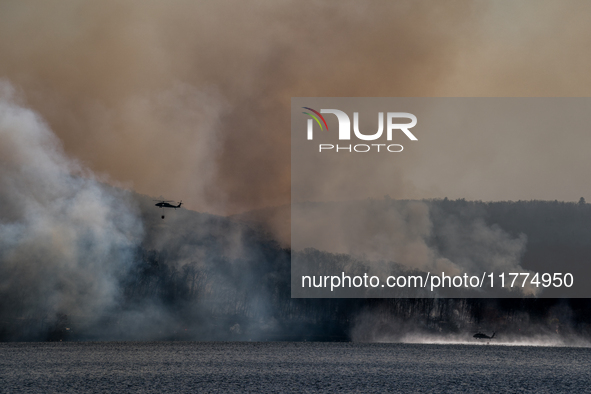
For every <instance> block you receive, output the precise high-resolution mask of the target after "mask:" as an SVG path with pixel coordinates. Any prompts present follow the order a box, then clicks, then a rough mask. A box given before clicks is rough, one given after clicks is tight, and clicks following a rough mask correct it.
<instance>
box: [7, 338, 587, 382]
mask: <svg viewBox="0 0 591 394" xmlns="http://www.w3.org/2000/svg"><path fill="white" fill-rule="evenodd" d="M589 390H591V349H588V348H569V347H541V346H499V345H494V344H491V345H457V344H451V345H437V344H357V343H313V342H258V343H257V342H253V343H249V342H246V343H245V342H79V343H73V342H68V343H0V392H2V393H12V392H31V393H32V392H44V393H45V392H49V393H51V392H62V393H63V392H70V393H80V392H102V393H126V392H143V393H172V392H197V391H198V392H262V393H266V392H314V391H331V392H364V393H365V392H395V391H405V392H409V391H411V392H435V393H437V392H471V393H473V392H490V391H511V392H515V391H517V392H538V393H539V392H584V391H589Z"/></svg>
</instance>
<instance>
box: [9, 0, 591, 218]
mask: <svg viewBox="0 0 591 394" xmlns="http://www.w3.org/2000/svg"><path fill="white" fill-rule="evenodd" d="M258 3H260V4H257V2H242V1H215V2H214V1H200V2H197V1H180V0H179V1H168V2H162V1H142V2H141V3H137V2H125V1H101V2H86V1H74V0H71V1H59V2H47V1H26V2H22V1H16V0H15V1H7V0H5V1H2V2H0V78H3V79H6V80H8V81H10V82H11V83H12V85H13V86H14V87H15V88H16V89H17V90H18V91H19V93H20V96H21V99H22V101H23V103H24V104H25V105H26V106H28V107H30V108H31V109H33V110H34V111H37V112H38V113H39V114H40V115H41V116H42V117H43V118H44V119H45V120H46V121H47V123H48V125H49V126H50V127H51V129H52V130H53V131H54V132H55V133H56V134H57V136H58V137H59V139H60V140H61V142H62V143H63V145H64V148H65V151H66V153H67V154H68V155H69V156H70V157H72V158H75V159H78V160H80V161H81V162H82V163H83V164H85V165H87V166H89V167H90V168H91V169H92V170H94V171H95V172H98V173H100V174H103V175H104V179H107V180H109V182H111V183H113V184H119V185H124V186H126V187H129V188H133V189H134V190H136V191H138V192H140V193H144V194H149V195H152V196H155V197H158V196H162V197H164V198H166V199H172V200H180V199H182V200H183V201H184V202H185V203H186V205H187V207H188V208H191V209H197V210H207V211H212V212H216V213H225V214H228V213H234V212H240V211H244V210H248V209H253V208H260V207H264V206H269V205H279V204H285V203H287V202H289V196H290V167H289V163H290V161H289V157H290V156H289V155H290V153H289V152H290V99H291V97H306V96H325V97H331V96H345V97H347V96H362V97H371V96H385V97H397V96H501V97H502V96H534V97H535V96H589V95H590V93H591V73H589V70H590V69H591V67H590V66H591V49H590V48H591V45H590V44H591V43H590V42H589V41H591V34H590V33H591V26H590V25H589V23H588V19H589V18H588V17H589V14H590V12H591V3H589V2H586V1H539V0H536V1H520V2H511V1H454V2H433V1H397V2H383V1H375V2H363V3H361V2H357V1H331V2H324V1H276V2H258ZM576 137H577V136H576V135H575V136H572V135H570V136H569V138H576ZM522 141H524V143H527V138H523V140H522ZM2 143H3V141H1V140H0V144H2ZM548 144H552V141H548ZM549 146H550V145H546V144H545V142H544V141H540V140H537V141H535V144H534V145H531V146H529V148H528V149H526V150H524V153H523V154H524V156H523V158H522V161H523V162H524V163H525V162H527V160H528V157H527V155H528V154H533V155H538V154H539V152H540V151H545V150H548V149H549ZM465 152H466V154H465V156H459V157H456V158H455V164H454V167H453V168H454V171H456V172H457V179H459V180H464V181H458V182H459V184H460V185H461V187H462V190H465V195H464V196H459V195H458V196H453V197H466V198H478V196H479V194H478V191H480V190H481V189H482V185H481V184H479V182H478V181H477V180H470V179H471V178H470V177H471V175H470V171H471V169H472V168H474V166H476V167H478V166H480V167H482V166H486V162H485V160H491V158H490V157H487V156H486V155H475V154H473V152H472V151H471V150H470V149H466V151H465ZM560 154H561V155H564V156H563V157H565V161H564V162H565V163H566V164H564V165H565V166H566V165H568V168H572V166H575V167H577V168H576V171H570V172H569V177H568V179H566V180H565V181H563V182H558V183H557V182H541V183H539V184H536V187H531V185H530V184H528V183H527V182H522V181H516V182H515V184H514V185H513V186H512V187H514V190H513V189H512V190H511V192H509V193H504V194H503V193H500V194H498V198H507V199H530V198H532V199H536V198H537V199H554V198H558V199H572V200H574V199H577V198H578V196H579V195H587V196H589V197H591V185H587V184H588V182H587V180H588V174H587V171H586V170H585V168H588V167H589V166H588V163H587V162H586V161H584V160H581V161H580V162H579V161H578V160H577V157H578V156H576V155H573V154H571V153H570V152H560ZM577 154H581V156H584V152H583V153H577ZM495 160H496V161H495ZM493 161H495V162H498V159H496V158H495V159H494V160H493ZM462 162H464V163H465V165H464V166H462V165H459V164H458V163H462ZM561 162H562V161H561V160H556V163H557V165H558V166H560V165H561V164H560V163H561ZM488 171H493V172H494V167H492V169H491V168H489V169H488ZM565 173H566V172H565ZM562 174H563V172H562V170H561V167H558V168H557V169H556V174H555V175H556V176H557V177H561V176H562ZM491 176H494V173H493V174H491ZM400 177H401V179H402V180H403V181H404V182H406V183H408V184H409V185H410V187H409V188H408V190H415V189H417V190H420V193H415V194H416V195H411V194H412V193H411V194H409V195H400V196H392V197H406V198H408V197H443V196H442V195H441V193H442V191H441V187H439V186H440V185H438V183H437V178H436V177H435V176H433V178H430V177H429V174H422V173H416V171H415V172H414V173H407V172H405V171H404V170H401V175H400ZM413 177H415V179H413ZM416 177H419V178H420V179H419V180H417V179H416ZM570 190H573V192H572V193H570ZM571 194H572V195H571ZM512 196H514V197H512ZM450 197H452V196H450ZM494 198H497V195H491V199H494Z"/></svg>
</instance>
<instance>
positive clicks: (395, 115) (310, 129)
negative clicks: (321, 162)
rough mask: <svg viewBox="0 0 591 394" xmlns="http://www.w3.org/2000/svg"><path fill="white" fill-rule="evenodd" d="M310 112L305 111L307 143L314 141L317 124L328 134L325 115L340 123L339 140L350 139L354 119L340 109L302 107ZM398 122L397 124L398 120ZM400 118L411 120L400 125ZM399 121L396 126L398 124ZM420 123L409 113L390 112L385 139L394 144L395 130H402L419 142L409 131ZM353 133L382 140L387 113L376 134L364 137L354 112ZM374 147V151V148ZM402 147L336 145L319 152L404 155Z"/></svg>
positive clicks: (380, 115)
mask: <svg viewBox="0 0 591 394" xmlns="http://www.w3.org/2000/svg"><path fill="white" fill-rule="evenodd" d="M302 108H304V109H306V110H308V111H310V112H303V113H304V114H305V115H308V116H310V119H308V123H307V138H308V140H310V141H311V140H313V139H314V122H316V124H318V126H319V127H320V130H321V131H324V129H326V131H328V124H327V123H326V119H325V118H324V116H322V114H333V115H336V117H337V120H338V122H339V140H340V141H347V140H351V119H350V118H349V115H347V114H346V113H345V112H343V111H341V110H338V109H321V110H320V112H318V111H316V110H315V109H312V108H310V107H302ZM395 119H396V121H395ZM400 119H408V120H410V122H407V123H397V122H399V120H400ZM395 122H396V123H395ZM416 124H417V117H416V116H414V115H413V114H411V113H408V112H388V113H387V114H386V140H387V141H392V135H393V134H394V131H395V130H400V131H402V132H403V133H404V134H405V135H406V136H407V137H408V138H409V139H410V140H411V141H417V140H418V139H417V137H415V135H414V134H413V133H411V131H410V130H409V129H411V128H413V127H414V126H416ZM353 132H354V133H355V137H357V138H358V139H360V140H363V141H375V140H377V139H378V138H380V137H382V134H383V133H384V113H383V112H379V113H378V130H377V131H376V132H375V133H373V134H363V133H362V132H361V131H360V130H359V113H358V112H353ZM372 147H374V148H372ZM382 147H386V148H385V149H380V148H382ZM403 149H404V148H403V146H402V145H400V144H389V145H388V144H369V145H368V144H357V145H343V146H339V145H338V144H337V145H336V146H335V145H333V144H319V145H318V151H319V152H321V153H322V152H323V151H331V150H332V151H334V152H340V151H346V152H357V153H365V152H369V151H371V150H376V151H377V152H385V151H388V152H402V150H403Z"/></svg>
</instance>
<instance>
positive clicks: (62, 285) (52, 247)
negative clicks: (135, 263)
mask: <svg viewBox="0 0 591 394" xmlns="http://www.w3.org/2000/svg"><path fill="white" fill-rule="evenodd" d="M79 133H84V130H79ZM142 231H143V230H142V224H141V221H140V219H139V217H138V214H137V212H136V208H135V207H134V205H133V203H132V202H131V198H130V196H129V195H128V193H126V192H124V191H121V190H119V189H115V188H111V187H109V186H106V185H104V184H102V183H101V182H99V181H98V180H97V177H96V176H95V175H94V174H93V173H92V172H90V171H89V170H88V169H86V168H84V166H82V165H81V164H80V163H78V162H76V161H74V160H72V159H70V158H68V157H66V155H65V154H64V151H63V149H62V146H61V144H60V141H59V140H58V139H57V138H56V137H55V135H54V134H53V132H52V131H51V130H50V129H49V128H48V126H47V125H46V124H45V122H44V121H43V120H42V119H41V118H40V117H39V116H38V115H37V114H35V113H34V112H33V111H31V110H30V109H27V108H25V107H24V106H23V105H22V103H20V102H19V98H18V95H17V94H16V93H15V90H14V88H13V87H12V86H11V85H10V84H9V83H8V82H6V81H2V82H0V294H2V298H3V300H2V301H0V311H3V312H4V313H7V312H8V315H12V316H14V317H20V316H26V315H29V316H31V315H33V314H35V315H37V314H45V315H47V316H55V314H56V313H69V314H78V315H87V316H97V317H99V316H100V314H101V312H104V311H106V310H107V309H108V308H109V307H111V306H113V303H114V301H115V300H116V298H117V295H118V291H119V286H118V283H119V279H120V278H121V277H122V276H123V275H124V274H125V273H126V271H127V268H128V267H129V265H130V264H131V262H132V254H133V252H134V249H135V247H136V246H137V245H139V242H140V241H141V237H142Z"/></svg>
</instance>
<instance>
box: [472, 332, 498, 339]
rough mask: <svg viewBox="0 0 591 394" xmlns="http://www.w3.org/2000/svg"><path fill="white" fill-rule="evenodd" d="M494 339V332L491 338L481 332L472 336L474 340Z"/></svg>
mask: <svg viewBox="0 0 591 394" xmlns="http://www.w3.org/2000/svg"><path fill="white" fill-rule="evenodd" d="M494 337H495V333H494V332H493V334H492V336H490V337H489V336H488V335H486V334H483V333H481V332H478V333H476V334H474V338H476V339H493V338H494Z"/></svg>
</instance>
